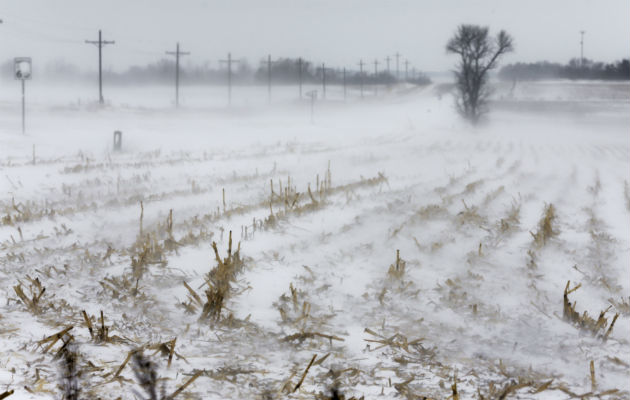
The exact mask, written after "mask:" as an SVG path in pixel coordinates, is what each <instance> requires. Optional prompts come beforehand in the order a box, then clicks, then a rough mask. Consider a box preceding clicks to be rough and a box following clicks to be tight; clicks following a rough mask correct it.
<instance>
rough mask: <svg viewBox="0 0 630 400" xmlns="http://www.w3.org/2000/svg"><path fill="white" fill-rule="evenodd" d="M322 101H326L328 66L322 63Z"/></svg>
mask: <svg viewBox="0 0 630 400" xmlns="http://www.w3.org/2000/svg"><path fill="white" fill-rule="evenodd" d="M322 100H326V64H325V63H322Z"/></svg>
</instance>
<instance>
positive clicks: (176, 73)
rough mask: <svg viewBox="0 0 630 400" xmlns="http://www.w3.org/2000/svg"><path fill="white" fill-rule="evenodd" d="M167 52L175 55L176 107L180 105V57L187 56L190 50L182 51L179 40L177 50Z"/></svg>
mask: <svg viewBox="0 0 630 400" xmlns="http://www.w3.org/2000/svg"><path fill="white" fill-rule="evenodd" d="M166 54H168V55H174V56H175V107H179V57H180V56H187V55H189V54H190V52H187V51H180V50H179V42H177V46H176V47H175V52H172V51H167V52H166Z"/></svg>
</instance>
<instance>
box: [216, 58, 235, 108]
mask: <svg viewBox="0 0 630 400" xmlns="http://www.w3.org/2000/svg"><path fill="white" fill-rule="evenodd" d="M219 62H221V63H226V64H227V84H228V106H231V105H232V64H233V63H238V62H239V61H238V60H234V59H232V53H228V57H227V60H219Z"/></svg>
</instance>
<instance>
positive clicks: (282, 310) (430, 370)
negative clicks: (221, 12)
mask: <svg viewBox="0 0 630 400" xmlns="http://www.w3.org/2000/svg"><path fill="white" fill-rule="evenodd" d="M38 85H39V84H38V83H37V81H35V80H34V81H32V82H27V99H28V100H29V106H28V120H27V133H26V135H22V134H21V132H20V119H19V116H20V114H19V113H20V108H19V97H18V96H19V87H18V84H17V82H11V81H8V82H3V83H2V84H1V85H0V88H1V93H0V172H1V174H0V175H1V176H0V182H1V183H0V187H1V188H2V190H1V191H0V217H1V221H0V222H1V223H0V282H1V283H2V284H1V285H0V295H1V297H2V302H1V303H0V304H1V305H0V397H1V393H3V392H5V391H14V393H13V394H12V395H11V396H10V397H9V399H49V398H61V393H62V391H63V388H62V386H63V385H67V384H68V382H64V380H63V376H64V375H68V374H69V373H71V372H72V371H73V370H75V371H76V375H77V376H76V379H75V380H76V382H75V383H76V384H77V385H78V387H79V388H80V390H81V395H80V397H79V398H85V399H96V398H101V399H117V398H123V399H131V398H134V396H136V397H137V398H141V397H142V396H144V397H145V398H146V397H147V394H146V393H145V392H144V390H143V389H142V387H141V386H140V385H139V384H138V378H137V376H136V375H137V374H139V370H140V367H139V365H138V360H139V358H138V357H136V356H133V354H139V351H137V350H138V349H139V348H142V349H143V354H144V357H145V360H146V359H150V360H151V361H152V362H153V363H154V364H155V371H156V373H157V375H158V376H159V377H160V380H159V381H158V383H157V387H158V388H161V387H164V392H165V393H166V395H167V396H171V395H174V396H173V397H176V398H178V399H282V398H295V399H314V398H321V399H323V398H333V397H332V394H331V393H332V390H333V389H334V388H337V389H338V390H339V392H340V393H343V395H344V396H345V398H346V399H350V398H352V397H353V396H354V397H356V398H357V399H358V398H361V397H362V396H364V397H365V399H377V398H403V399H423V398H431V399H447V398H449V397H450V398H453V399H473V398H474V399H480V398H483V399H502V398H520V399H569V398H576V397H594V398H605V399H628V398H630V379H628V377H629V376H630V342H629V338H630V268H629V265H630V248H629V243H630V230H629V229H628V227H629V217H630V187H629V184H630V183H629V182H630V137H629V135H628V133H629V128H630V113H629V112H628V111H629V106H630V86H629V85H627V84H609V83H588V84H587V83H579V82H577V83H560V82H546V83H539V84H529V85H525V84H518V85H517V86H516V87H514V88H512V87H511V84H505V85H500V86H499V87H497V89H496V93H495V98H496V103H495V104H494V105H493V109H494V112H492V113H491V114H490V117H489V120H488V122H487V123H485V124H483V125H482V126H480V127H477V128H472V127H470V126H468V125H466V124H465V123H463V122H462V121H461V120H460V119H459V117H458V116H457V115H456V113H455V111H454V107H453V99H452V97H451V95H450V94H449V93H448V87H447V86H445V85H432V86H429V87H426V88H412V87H397V88H385V87H383V88H379V94H378V97H376V96H374V94H373V92H372V91H371V89H370V88H366V91H365V98H364V99H363V100H361V99H359V97H358V92H357V91H356V90H352V91H351V92H350V93H348V95H349V99H348V101H346V102H344V101H343V96H342V92H341V91H340V90H339V89H338V88H331V89H329V92H328V93H327V99H326V100H325V101H318V102H317V103H316V104H315V108H314V117H313V120H312V121H311V115H310V105H309V103H308V101H306V100H304V101H303V102H300V101H297V100H296V99H295V97H296V95H297V88H294V87H283V88H276V89H274V97H273V101H272V102H271V104H267V97H266V96H267V92H266V88H264V87H260V88H243V87H235V88H234V91H233V107H232V108H229V109H228V108H227V107H226V93H225V88H195V87H187V86H184V87H182V104H183V107H182V108H181V109H179V110H175V109H173V108H172V97H173V89H172V88H170V87H145V88H135V89H129V88H117V87H111V88H110V87H107V86H106V87H105V96H106V97H107V98H108V99H112V100H111V101H110V102H109V104H108V105H107V107H105V108H104V109H99V108H98V107H95V105H94V104H93V103H92V102H93V100H94V97H95V94H96V93H95V90H94V89H95V87H89V88H83V87H73V86H70V85H69V86H59V87H42V86H38ZM311 89H313V88H307V87H305V88H304V92H306V91H308V90H311ZM317 89H318V90H319V91H320V97H321V89H320V88H317ZM115 130H120V131H122V132H123V138H122V151H120V152H114V151H113V150H112V134H113V131H115ZM230 232H231V235H232V244H231V252H229V251H230V243H229V237H230ZM213 242H216V249H217V251H218V255H219V257H220V258H221V261H220V262H219V261H217V259H216V258H217V257H216V255H215V251H214V250H213V247H212V243H213ZM211 270H212V271H214V272H212V273H211V274H210V275H209V273H210V272H211ZM222 274H224V275H225V276H224V275H222ZM569 281H570V283H568V282H569ZM208 282H210V283H208ZM567 288H568V289H567ZM574 288H577V290H573V289H574ZM602 311H605V314H604V315H603V316H601V318H598V317H600V312H602ZM101 312H102V314H101ZM585 312H587V313H588V314H587V315H585V314H584V313H585ZM101 315H102V317H101ZM101 318H103V319H101ZM613 324H614V326H613ZM134 352H135V353H134ZM130 354H132V356H131V357H130V358H128V355H130ZM72 355H74V356H72ZM72 357H74V358H72ZM126 360H129V361H128V363H125V361H126ZM73 362H74V364H75V367H74V368H73V367H72V366H71V364H72V363H73ZM69 365H70V366H69ZM68 370H70V372H68ZM134 371H135V372H134ZM191 379H192V381H191ZM187 383H189V384H188V385H186V384H187ZM180 389H183V390H180Z"/></svg>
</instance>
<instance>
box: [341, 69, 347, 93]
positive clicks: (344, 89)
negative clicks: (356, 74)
mask: <svg viewBox="0 0 630 400" xmlns="http://www.w3.org/2000/svg"><path fill="white" fill-rule="evenodd" d="M342 77H343V99H344V100H345V99H346V94H347V93H346V67H343V75H342Z"/></svg>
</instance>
